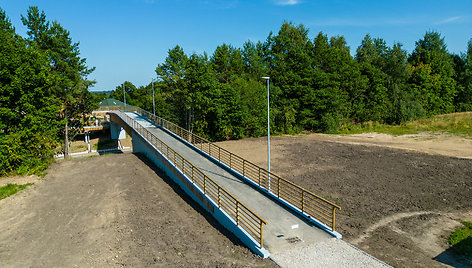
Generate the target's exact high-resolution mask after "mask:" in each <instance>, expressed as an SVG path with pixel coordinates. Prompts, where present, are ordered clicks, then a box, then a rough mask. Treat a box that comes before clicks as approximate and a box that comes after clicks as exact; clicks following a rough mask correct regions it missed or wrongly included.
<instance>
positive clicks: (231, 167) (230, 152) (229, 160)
mask: <svg viewBox="0 0 472 268" xmlns="http://www.w3.org/2000/svg"><path fill="white" fill-rule="evenodd" d="M231 155H232V153H231V152H230V153H229V167H230V168H232V167H231Z"/></svg>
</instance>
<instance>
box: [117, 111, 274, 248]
mask: <svg viewBox="0 0 472 268" xmlns="http://www.w3.org/2000/svg"><path fill="white" fill-rule="evenodd" d="M130 109H134V108H132V107H130ZM138 109H140V108H138ZM127 110H128V108H127ZM141 111H142V110H141ZM120 116H121V118H122V119H123V120H124V121H125V122H126V123H127V124H128V125H129V126H131V127H132V128H134V129H135V130H136V131H137V132H138V133H140V134H141V135H142V136H143V137H144V138H146V139H147V140H148V141H149V142H150V143H151V144H152V145H153V146H154V147H155V148H156V149H157V150H158V151H159V152H160V153H161V154H162V155H164V156H165V157H166V158H167V160H168V161H170V162H171V163H172V164H173V165H174V166H175V167H176V168H177V169H179V170H180V171H181V172H182V173H183V174H184V175H185V176H187V177H188V178H189V179H190V180H191V181H192V183H193V184H194V185H196V186H197V187H198V188H200V190H201V191H202V192H203V193H204V194H205V195H206V196H207V197H208V198H210V199H211V200H212V201H213V202H214V203H215V204H217V205H218V208H219V209H221V210H223V211H224V212H226V214H227V215H228V216H229V217H231V218H232V219H233V220H234V221H235V222H236V225H237V226H240V227H241V228H242V229H244V230H245V231H246V232H247V233H248V234H249V235H250V236H251V237H252V238H254V239H255V240H256V241H257V242H259V244H260V247H261V248H262V247H263V225H264V224H267V222H266V221H265V220H264V219H262V218H261V217H260V216H259V215H257V214H256V213H255V212H253V211H252V210H251V209H249V208H248V207H247V206H246V205H244V204H243V203H242V202H241V201H239V200H238V199H237V198H236V197H234V196H233V195H232V194H231V193H229V192H228V191H227V190H225V189H224V188H223V187H221V186H220V185H218V183H216V182H215V181H214V180H212V179H211V178H209V177H208V176H207V175H205V173H203V172H202V171H201V170H200V169H199V168H197V167H196V166H194V165H193V164H192V163H191V162H189V161H188V160H187V159H185V158H184V157H183V156H181V155H180V154H179V153H177V152H176V151H174V150H173V149H172V148H171V147H169V146H168V145H167V144H165V143H164V142H162V141H161V140H160V139H159V138H157V137H156V136H155V135H154V134H152V133H151V132H150V131H149V130H147V129H146V128H144V127H143V126H141V125H140V124H139V123H138V122H136V121H135V120H134V119H132V118H131V117H129V116H128V115H126V114H124V113H120Z"/></svg>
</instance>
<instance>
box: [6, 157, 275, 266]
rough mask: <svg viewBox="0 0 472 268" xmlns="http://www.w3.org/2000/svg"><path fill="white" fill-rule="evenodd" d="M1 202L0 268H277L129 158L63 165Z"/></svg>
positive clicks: (28, 179) (172, 186) (145, 163)
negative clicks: (156, 267) (0, 267)
mask: <svg viewBox="0 0 472 268" xmlns="http://www.w3.org/2000/svg"><path fill="white" fill-rule="evenodd" d="M8 182H13V183H21V184H23V183H26V182H34V183H35V184H34V185H33V186H30V187H28V188H27V189H26V190H24V191H21V192H20V193H18V194H16V195H14V196H10V197H8V198H6V199H3V200H0V215H1V216H0V266H2V267H122V266H128V267H148V266H161V267H206V266H210V267H261V266H263V267H274V266H275V264H274V263H273V262H271V261H270V260H268V259H262V258H260V257H258V256H256V255H254V254H252V253H251V252H250V251H249V250H248V249H247V248H245V247H244V246H242V245H241V243H240V241H239V240H237V239H236V238H235V237H234V236H232V235H231V234H230V233H228V232H227V231H226V230H225V229H224V228H222V227H221V226H220V225H219V224H218V223H217V222H215V221H214V220H213V218H212V217H211V216H210V215H209V214H208V213H206V212H205V211H204V210H202V209H201V208H200V207H198V205H196V204H195V203H194V202H193V201H192V200H189V198H188V197H186V196H185V194H184V193H183V192H182V191H181V190H180V188H178V187H177V186H176V185H175V184H174V183H173V182H172V181H171V180H170V179H169V178H167V177H166V176H165V175H163V174H161V173H160V171H158V170H155V169H154V167H153V165H152V164H149V162H148V161H147V160H146V159H144V158H142V157H140V156H136V155H133V154H119V155H105V156H100V157H92V158H81V159H74V160H69V161H61V162H58V163H55V164H53V165H52V166H51V167H50V168H49V169H48V174H47V175H46V176H45V177H44V178H43V179H40V178H38V177H34V176H30V177H16V178H7V179H2V180H0V183H3V184H6V183H8Z"/></svg>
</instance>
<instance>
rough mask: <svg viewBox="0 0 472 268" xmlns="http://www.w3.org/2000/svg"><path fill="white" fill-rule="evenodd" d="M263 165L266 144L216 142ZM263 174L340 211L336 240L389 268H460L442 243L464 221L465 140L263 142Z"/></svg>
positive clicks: (471, 182)
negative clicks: (450, 267) (289, 183)
mask: <svg viewBox="0 0 472 268" xmlns="http://www.w3.org/2000/svg"><path fill="white" fill-rule="evenodd" d="M219 144H220V145H221V146H222V147H224V148H226V149H228V150H230V151H232V152H234V153H236V154H238V155H240V156H242V157H244V158H246V159H248V160H249V161H252V162H254V163H256V164H259V165H261V166H264V167H265V166H267V138H259V139H245V140H240V141H227V142H221V143H219ZM271 169H272V171H274V172H275V173H277V174H279V175H281V176H282V177H284V178H287V179H289V180H291V181H293V182H295V183H297V184H298V185H300V186H302V187H305V188H307V189H308V190H310V191H312V192H314V193H317V194H319V195H321V196H323V197H325V198H328V199H330V200H332V201H334V202H335V203H337V204H339V205H340V206H342V211H340V212H338V214H337V226H338V227H337V228H338V231H340V232H341V233H342V234H343V236H344V239H345V240H346V241H348V242H350V243H352V244H354V245H356V246H358V247H359V248H361V249H363V250H365V251H367V252H368V253H370V254H372V255H374V256H375V257H377V258H379V259H381V260H383V261H385V262H387V263H389V264H391V265H393V266H395V267H412V266H414V267H442V266H446V265H448V264H449V265H453V266H455V267H468V265H472V263H471V262H468V261H467V260H463V259H460V258H458V257H457V256H455V254H453V253H451V252H450V251H448V250H447V248H448V245H447V242H446V238H447V236H448V235H449V234H450V233H451V232H452V231H453V230H454V229H455V228H457V227H458V226H460V221H463V220H472V202H471V200H470V199H471V197H472V179H471V178H472V141H471V140H468V139H464V138H458V137H453V136H448V135H431V134H426V133H424V134H419V135H414V136H412V135H410V136H406V137H405V136H401V137H392V136H388V135H379V134H375V133H373V134H363V135H350V136H339V135H322V134H312V135H304V136H296V137H292V136H282V137H273V138H271Z"/></svg>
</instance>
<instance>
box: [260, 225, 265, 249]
mask: <svg viewBox="0 0 472 268" xmlns="http://www.w3.org/2000/svg"><path fill="white" fill-rule="evenodd" d="M262 225H263V223H262V221H260V228H261V241H260V244H261V248H263V247H264V245H263V241H264V240H263V232H262Z"/></svg>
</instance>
